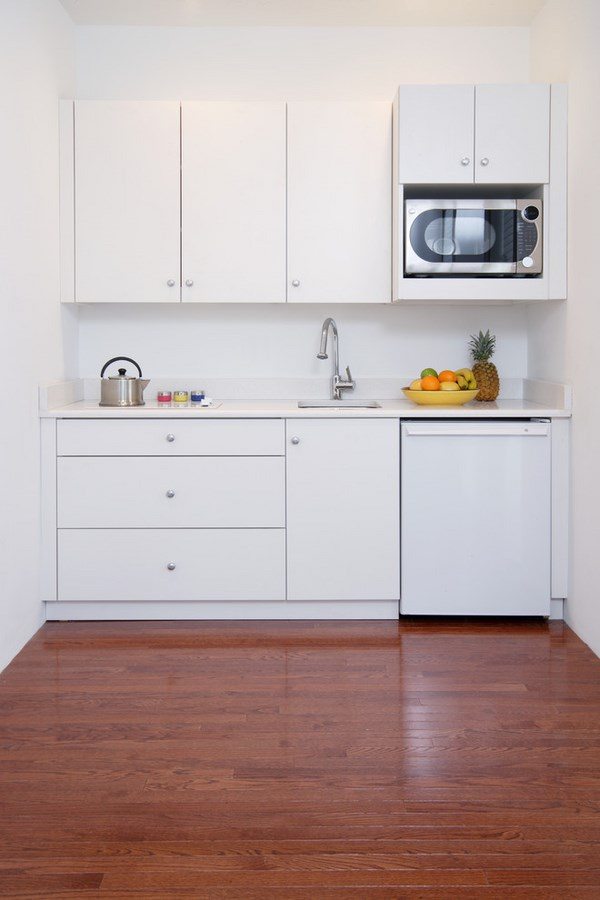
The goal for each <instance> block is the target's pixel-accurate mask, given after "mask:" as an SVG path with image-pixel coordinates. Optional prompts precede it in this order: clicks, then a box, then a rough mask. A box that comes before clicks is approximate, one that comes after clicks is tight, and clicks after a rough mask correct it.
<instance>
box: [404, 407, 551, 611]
mask: <svg viewBox="0 0 600 900" xmlns="http://www.w3.org/2000/svg"><path fill="white" fill-rule="evenodd" d="M550 429H551V424H550V422H531V421H527V420H520V421H518V420H511V421H502V420H491V421H488V420H479V421H478V420H475V419H472V420H460V419H457V420H453V421H432V420H431V421H408V422H404V423H403V424H402V435H401V460H402V462H401V465H402V472H401V496H400V502H401V509H402V512H401V546H402V552H401V601H400V612H401V614H403V615H436V616H454V615H472V616H548V615H549V614H550V592H551V588H550V553H551V519H550V516H551V441H550Z"/></svg>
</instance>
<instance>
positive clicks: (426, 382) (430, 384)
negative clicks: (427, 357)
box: [421, 375, 440, 391]
mask: <svg viewBox="0 0 600 900" xmlns="http://www.w3.org/2000/svg"><path fill="white" fill-rule="evenodd" d="M439 389H440V382H439V380H438V379H437V378H435V377H434V376H433V375H426V376H425V378H421V390H422V391H439Z"/></svg>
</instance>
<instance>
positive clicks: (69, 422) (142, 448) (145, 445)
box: [57, 419, 284, 456]
mask: <svg viewBox="0 0 600 900" xmlns="http://www.w3.org/2000/svg"><path fill="white" fill-rule="evenodd" d="M57 452H58V455H59V456H221V455H222V456H281V455H283V453H284V425H283V421H282V420H281V419H221V420H217V419H203V420H198V419H137V420H135V419H59V420H58V422H57Z"/></svg>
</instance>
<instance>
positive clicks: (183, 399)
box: [173, 391, 190, 403]
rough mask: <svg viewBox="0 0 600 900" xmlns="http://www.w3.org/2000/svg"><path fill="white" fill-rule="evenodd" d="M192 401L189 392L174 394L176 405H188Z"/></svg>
mask: <svg viewBox="0 0 600 900" xmlns="http://www.w3.org/2000/svg"><path fill="white" fill-rule="evenodd" d="M189 399H190V395H189V393H188V391H175V393H174V394H173V400H174V401H175V403H187V402H188V400H189Z"/></svg>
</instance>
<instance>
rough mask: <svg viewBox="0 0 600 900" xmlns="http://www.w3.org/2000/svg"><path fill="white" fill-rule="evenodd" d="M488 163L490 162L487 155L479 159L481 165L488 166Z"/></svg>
mask: <svg viewBox="0 0 600 900" xmlns="http://www.w3.org/2000/svg"><path fill="white" fill-rule="evenodd" d="M489 163H490V161H489V159H488V158H487V156H484V157H483V159H482V160H481V165H482V166H488V165H489Z"/></svg>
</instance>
